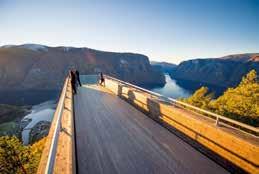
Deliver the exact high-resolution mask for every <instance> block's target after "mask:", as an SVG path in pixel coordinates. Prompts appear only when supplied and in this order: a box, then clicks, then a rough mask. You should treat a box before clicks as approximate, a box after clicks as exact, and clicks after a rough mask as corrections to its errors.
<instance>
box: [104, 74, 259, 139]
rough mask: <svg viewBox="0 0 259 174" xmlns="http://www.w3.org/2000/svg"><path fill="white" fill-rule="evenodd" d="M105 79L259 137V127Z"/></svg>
mask: <svg viewBox="0 0 259 174" xmlns="http://www.w3.org/2000/svg"><path fill="white" fill-rule="evenodd" d="M105 78H106V79H110V80H113V81H116V82H118V83H120V84H123V85H126V86H129V87H132V88H134V89H137V90H139V91H142V92H145V93H147V94H149V95H151V96H153V97H156V98H157V99H158V100H161V101H163V102H166V103H168V104H171V105H174V106H177V107H181V108H183V109H187V110H191V111H192V112H195V113H197V114H198V115H202V116H206V117H209V118H212V119H214V120H215V125H217V126H219V125H220V124H224V125H227V126H230V127H232V128H234V129H238V130H240V131H242V132H245V133H248V134H250V135H253V136H256V137H258V135H259V129H258V128H257V127H253V126H250V125H247V124H244V123H241V122H239V121H236V120H233V119H230V118H227V117H225V116H222V115H219V114H216V113H213V112H210V111H207V110H204V109H201V108H198V107H196V106H193V105H190V104H187V103H185V102H182V101H179V100H176V99H173V98H170V97H165V96H163V95H161V94H158V93H156V92H153V91H150V90H147V89H144V88H141V87H139V86H136V85H133V84H131V83H128V82H125V81H122V80H119V79H116V78H114V77H111V76H108V75H105Z"/></svg>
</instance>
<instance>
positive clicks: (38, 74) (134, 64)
mask: <svg viewBox="0 0 259 174" xmlns="http://www.w3.org/2000/svg"><path fill="white" fill-rule="evenodd" d="M71 68H76V69H78V70H79V72H80V73H81V74H93V73H97V72H99V71H102V72H104V73H106V74H109V75H112V76H115V77H117V78H120V79H122V80H126V81H128V82H131V83H135V84H148V85H163V84H164V83H165V79H164V76H163V74H162V72H160V71H158V70H156V69H154V68H152V67H151V65H150V63H149V60H148V57H146V56H144V55H141V54H133V53H113V52H104V51H97V50H93V49H89V48H73V47H48V46H44V45H36V44H25V45H18V46H15V45H7V46H3V47H0V90H23V89H37V90H41V89H43V90H45V89H59V88H60V87H61V86H62V84H63V80H64V77H65V76H66V75H67V73H68V70H69V69H71Z"/></svg>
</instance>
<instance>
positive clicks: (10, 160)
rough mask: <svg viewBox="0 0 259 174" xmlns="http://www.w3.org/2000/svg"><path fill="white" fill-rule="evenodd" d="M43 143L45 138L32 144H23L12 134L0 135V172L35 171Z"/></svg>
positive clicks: (8, 173)
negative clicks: (10, 135)
mask: <svg viewBox="0 0 259 174" xmlns="http://www.w3.org/2000/svg"><path fill="white" fill-rule="evenodd" d="M44 143H45V138H43V139H42V140H40V141H39V142H36V143H35V144H33V145H32V146H30V145H29V146H25V145H23V144H22V143H21V142H20V141H19V139H18V138H16V137H14V136H12V137H9V136H3V137H0V173H1V174H33V173H36V171H37V167H38V164H39V161H40V157H41V153H42V150H43V148H44Z"/></svg>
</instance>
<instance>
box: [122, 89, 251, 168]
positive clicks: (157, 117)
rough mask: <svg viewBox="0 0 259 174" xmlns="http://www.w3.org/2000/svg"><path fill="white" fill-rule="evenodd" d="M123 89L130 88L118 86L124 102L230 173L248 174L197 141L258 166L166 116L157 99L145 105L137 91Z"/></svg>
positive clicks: (148, 101)
mask: <svg viewBox="0 0 259 174" xmlns="http://www.w3.org/2000/svg"><path fill="white" fill-rule="evenodd" d="M123 87H128V86H126V85H118V91H117V95H118V96H119V97H120V98H122V99H123V100H124V101H126V102H128V103H130V104H131V105H133V106H134V107H135V108H137V109H138V110H139V111H141V112H142V113H144V114H145V115H147V116H148V117H149V118H151V119H153V120H154V121H156V122H158V123H159V124H160V125H162V126H163V127H165V128H167V129H168V130H169V131H170V132H172V133H173V134H175V135H176V136H178V137H179V138H181V139H182V140H184V141H185V142H186V143H188V144H190V145H191V146H192V147H194V148H195V149H197V150H198V151H199V152H201V153H202V154H204V155H206V156H207V157H209V158H210V159H212V160H213V161H215V162H216V163H218V164H219V165H221V166H222V167H224V168H225V169H227V170H228V171H229V172H231V173H247V172H245V171H244V170H243V169H241V168H240V167H238V166H236V165H235V164H233V163H232V162H230V161H229V160H227V159H225V158H224V157H222V156H219V155H218V154H216V153H215V152H213V151H212V150H210V149H208V148H207V147H205V146H204V145H202V144H200V143H198V142H197V141H196V140H197V139H198V138H199V137H201V138H203V139H206V140H207V141H209V142H211V143H213V144H214V145H216V146H218V147H220V148H222V149H224V150H226V151H228V152H230V153H231V154H233V155H235V156H237V157H238V158H241V159H243V160H244V161H246V162H248V163H250V164H252V165H254V166H256V164H254V163H252V162H251V161H248V160H247V159H244V158H243V157H241V156H240V155H238V154H236V153H234V152H232V151H231V150H229V149H226V148H225V147H223V146H221V145H220V144H218V143H216V142H215V141H213V139H209V138H207V137H205V136H203V135H201V134H200V133H199V132H197V131H195V130H193V129H192V128H190V127H187V126H186V125H183V124H182V123H179V122H178V121H177V120H174V119H173V117H172V116H168V115H164V114H163V113H162V112H161V109H160V105H159V102H158V101H156V99H150V98H147V101H146V103H143V102H142V101H140V100H138V99H137V98H136V96H135V94H134V91H137V90H135V89H132V90H129V91H128V93H123ZM125 96H127V97H125ZM140 105H142V106H140ZM143 106H144V108H145V107H146V108H147V110H145V109H143ZM163 117H165V118H167V119H170V120H171V121H173V122H175V123H176V124H178V125H180V126H182V127H184V128H186V129H187V130H189V131H191V132H192V133H194V134H195V140H194V139H192V138H190V137H188V136H187V135H185V134H184V133H182V132H180V131H179V130H177V129H176V128H174V127H172V126H171V125H170V124H168V123H166V122H165V121H163V119H162V118H163Z"/></svg>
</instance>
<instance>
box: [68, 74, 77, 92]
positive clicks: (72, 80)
mask: <svg viewBox="0 0 259 174" xmlns="http://www.w3.org/2000/svg"><path fill="white" fill-rule="evenodd" d="M69 75H70V79H71V86H72V91H73V94H76V75H75V73H74V72H73V71H72V70H71V71H70V73H69Z"/></svg>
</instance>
